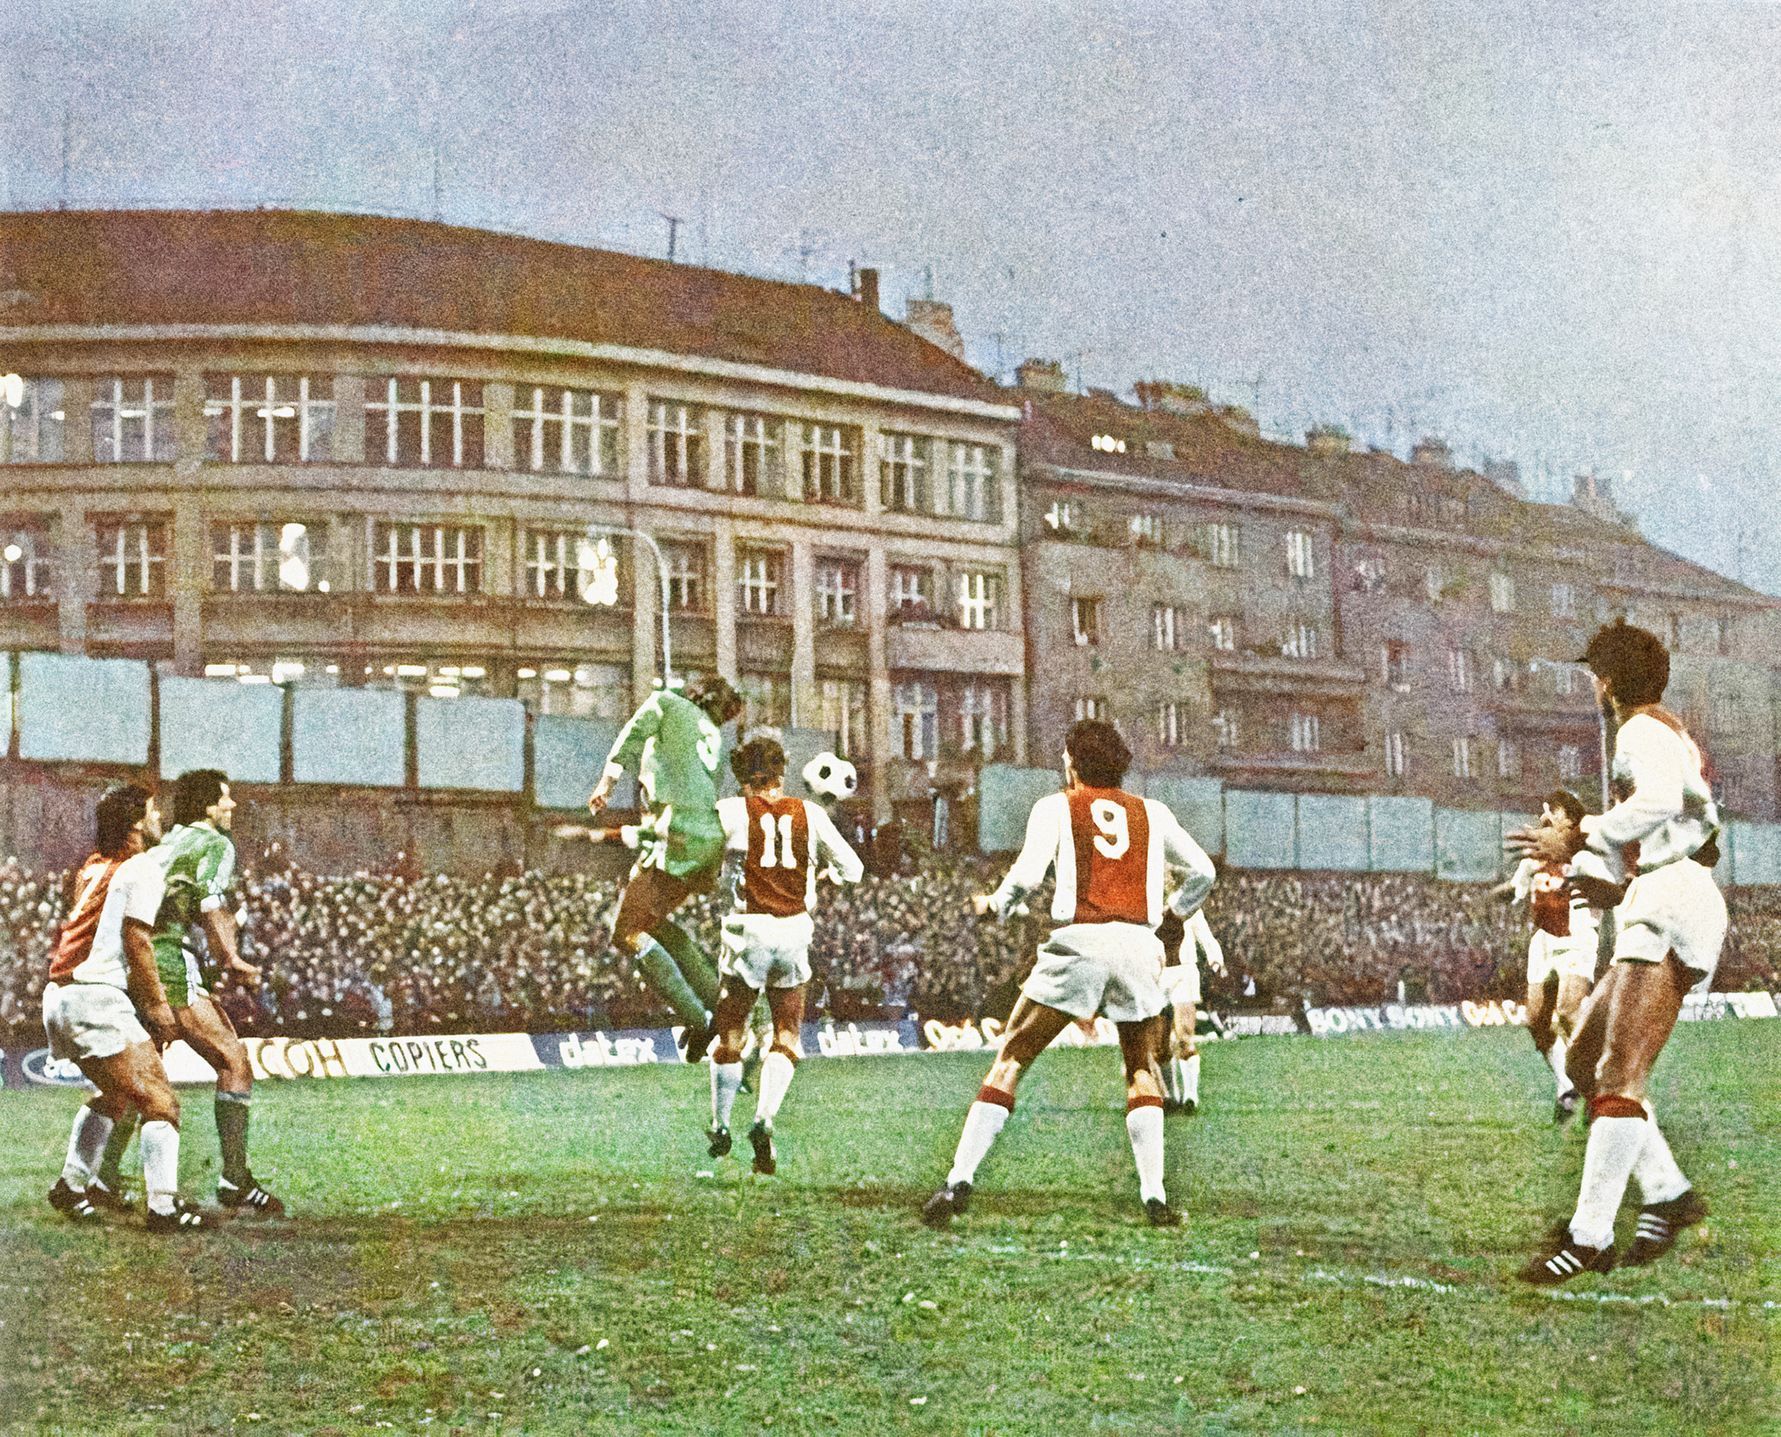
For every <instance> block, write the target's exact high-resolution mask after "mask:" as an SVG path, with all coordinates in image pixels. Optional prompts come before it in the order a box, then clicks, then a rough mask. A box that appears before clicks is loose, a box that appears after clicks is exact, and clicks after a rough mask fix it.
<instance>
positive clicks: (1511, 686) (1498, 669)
mask: <svg viewBox="0 0 1781 1437" xmlns="http://www.w3.org/2000/svg"><path fill="white" fill-rule="evenodd" d="M1490 682H1491V686H1492V687H1493V688H1494V689H1496V691H1497V692H1498V693H1500V694H1512V693H1515V692H1517V691H1518V690H1519V689H1520V688H1521V665H1520V664H1518V663H1516V662H1515V660H1513V659H1506V658H1504V657H1503V656H1502V655H1501V654H1497V655H1495V656H1494V657H1493V658H1492V659H1491V661H1490Z"/></svg>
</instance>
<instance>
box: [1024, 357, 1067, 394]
mask: <svg viewBox="0 0 1781 1437" xmlns="http://www.w3.org/2000/svg"><path fill="white" fill-rule="evenodd" d="M1014 382H1015V383H1016V384H1018V385H1019V386H1020V387H1021V388H1022V389H1043V390H1046V391H1048V392H1049V393H1052V394H1062V393H1063V392H1064V391H1065V389H1066V388H1068V385H1067V384H1066V383H1065V381H1064V366H1063V365H1062V364H1060V363H1059V362H1058V361H1057V360H1055V359H1027V360H1022V361H1021V364H1020V367H1019V368H1017V369H1016V370H1015V371H1014Z"/></svg>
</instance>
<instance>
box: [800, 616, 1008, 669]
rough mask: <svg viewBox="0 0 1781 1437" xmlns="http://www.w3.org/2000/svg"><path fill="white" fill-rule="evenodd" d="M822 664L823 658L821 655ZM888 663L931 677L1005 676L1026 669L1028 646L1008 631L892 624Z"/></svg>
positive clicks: (887, 647)
mask: <svg viewBox="0 0 1781 1437" xmlns="http://www.w3.org/2000/svg"><path fill="white" fill-rule="evenodd" d="M817 657H818V660H819V661H820V659H821V654H820V653H819V654H818V656H817ZM885 662H886V664H887V665H888V666H889V667H890V668H891V669H904V670H919V671H922V672H927V673H950V674H1004V675H1007V676H1009V677H1013V678H1017V677H1019V676H1020V675H1021V674H1022V673H1023V672H1025V669H1026V645H1025V642H1024V641H1023V640H1022V638H1021V636H1020V635H1019V634H1015V633H1009V632H1008V631H1007V630H1005V629H952V628H941V627H940V626H939V625H938V624H933V625H929V624H921V623H909V622H905V623H901V624H892V625H891V626H890V627H889V629H888V630H887V631H886V633H885Z"/></svg>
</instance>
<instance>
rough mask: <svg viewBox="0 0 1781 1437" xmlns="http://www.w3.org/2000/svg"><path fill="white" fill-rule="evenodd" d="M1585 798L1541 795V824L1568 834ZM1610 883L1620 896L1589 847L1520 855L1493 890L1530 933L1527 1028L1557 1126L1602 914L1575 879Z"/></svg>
mask: <svg viewBox="0 0 1781 1437" xmlns="http://www.w3.org/2000/svg"><path fill="white" fill-rule="evenodd" d="M1583 813H1584V810H1583V800H1582V799H1580V798H1578V797H1577V795H1576V794H1574V793H1572V792H1571V791H1570V790H1569V789H1564V788H1555V789H1554V790H1553V791H1552V792H1551V793H1549V794H1547V795H1546V797H1545V798H1543V799H1541V800H1540V823H1541V825H1542V826H1544V827H1548V828H1551V829H1554V830H1555V831H1561V832H1570V831H1574V830H1576V828H1577V825H1578V824H1580V823H1582V822H1583ZM1583 878H1588V879H1594V880H1596V881H1597V882H1598V883H1600V884H1606V885H1609V887H1611V888H1613V889H1614V890H1615V892H1614V895H1613V896H1615V897H1618V885H1615V884H1614V880H1613V878H1612V877H1611V876H1610V874H1609V871H1608V868H1607V866H1606V864H1605V863H1604V861H1603V860H1602V859H1601V858H1600V856H1599V855H1597V854H1594V853H1591V852H1590V851H1588V850H1587V849H1585V850H1583V851H1582V852H1580V853H1578V854H1577V855H1576V856H1575V857H1574V858H1573V859H1572V860H1571V861H1570V862H1568V863H1540V862H1537V861H1536V860H1534V859H1532V858H1524V859H1522V860H1521V862H1520V863H1518V864H1517V865H1516V866H1515V872H1514V873H1513V874H1511V875H1510V877H1509V879H1508V880H1507V881H1506V882H1504V883H1500V884H1498V885H1497V886H1496V887H1495V888H1493V889H1491V893H1492V894H1494V895H1498V896H1501V895H1504V894H1507V895H1509V896H1511V897H1513V898H1514V900H1515V901H1516V902H1517V903H1525V904H1527V905H1528V913H1529V916H1530V917H1531V918H1532V920H1533V924H1534V933H1533V937H1532V938H1530V939H1529V940H1528V945H1527V1027H1528V1032H1529V1033H1531V1034H1532V1035H1533V1039H1534V1047H1535V1048H1537V1049H1538V1050H1539V1052H1540V1056H1541V1057H1543V1058H1545V1059H1546V1062H1547V1065H1548V1066H1549V1067H1550V1068H1551V1069H1552V1078H1553V1082H1554V1083H1555V1084H1556V1085H1557V1086H1556V1090H1555V1092H1554V1096H1553V1108H1552V1117H1553V1121H1554V1122H1559V1123H1562V1122H1564V1121H1565V1120H1566V1119H1567V1118H1569V1117H1570V1116H1571V1114H1572V1113H1574V1112H1576V1111H1577V1104H1578V1101H1579V1099H1578V1096H1577V1086H1576V1084H1574V1083H1573V1082H1572V1081H1571V1080H1570V1078H1569V1077H1568V1076H1567V1075H1566V1073H1565V1055H1566V1053H1568V1052H1569V1051H1570V1040H1571V1034H1572V1033H1573V1031H1574V1030H1575V1028H1576V1024H1577V1012H1578V1009H1579V1008H1581V1007H1582V1005H1583V999H1584V997H1585V996H1586V995H1587V994H1588V992H1589V988H1590V985H1591V984H1592V983H1594V982H1595V963H1596V948H1597V942H1598V935H1599V932H1600V927H1601V914H1600V912H1599V911H1598V910H1597V909H1596V908H1595V907H1592V906H1591V904H1590V901H1589V899H1588V898H1587V897H1585V896H1584V894H1583V893H1582V892H1580V891H1579V890H1578V889H1577V888H1575V887H1574V886H1573V885H1574V884H1575V883H1576V882H1577V881H1579V879H1583Z"/></svg>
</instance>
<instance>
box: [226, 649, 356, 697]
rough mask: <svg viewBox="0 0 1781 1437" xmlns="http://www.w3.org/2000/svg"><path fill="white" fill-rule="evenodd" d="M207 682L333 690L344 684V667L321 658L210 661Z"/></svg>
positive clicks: (282, 657) (284, 657)
mask: <svg viewBox="0 0 1781 1437" xmlns="http://www.w3.org/2000/svg"><path fill="white" fill-rule="evenodd" d="M204 677H205V678H207V679H234V680H235V682H236V683H238V684H301V685H303V686H304V687H305V688H321V689H331V688H338V687H339V685H340V665H339V664H331V663H328V662H327V661H326V660H324V659H317V658H292V657H286V656H282V655H281V656H280V657H278V658H273V659H238V660H234V659H223V660H219V661H214V662H213V661H206V663H205V665H204Z"/></svg>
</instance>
